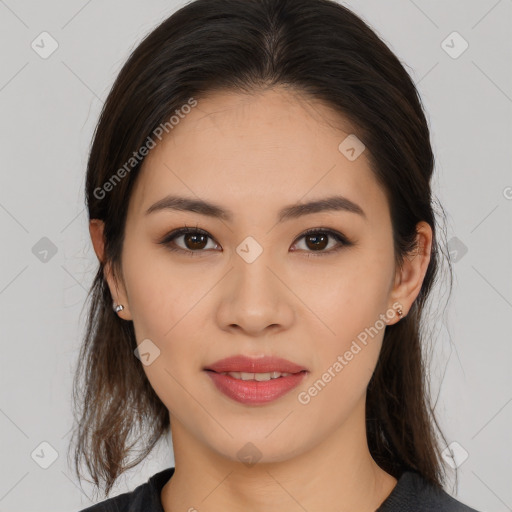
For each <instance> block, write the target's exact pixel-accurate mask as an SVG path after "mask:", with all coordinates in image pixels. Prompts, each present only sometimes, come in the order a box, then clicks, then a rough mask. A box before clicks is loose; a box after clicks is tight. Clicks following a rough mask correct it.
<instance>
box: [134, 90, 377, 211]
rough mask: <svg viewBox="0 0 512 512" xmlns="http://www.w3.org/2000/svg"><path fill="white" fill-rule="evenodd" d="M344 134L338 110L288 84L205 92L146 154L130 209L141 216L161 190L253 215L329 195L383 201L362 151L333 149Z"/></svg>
mask: <svg viewBox="0 0 512 512" xmlns="http://www.w3.org/2000/svg"><path fill="white" fill-rule="evenodd" d="M352 133H353V128H352V127H351V125H350V123H348V121H347V120H346V119H344V118H343V116H341V115H340V114H339V113H337V112H334V111H333V110H332V109H331V108H329V107H328V106H326V105H325V104H323V103H322V102H320V101H314V100H311V99H310V98H307V97H305V96H304V95H303V94H301V93H299V92H296V91H293V90H285V89H283V88H276V89H271V90H266V91H264V92H258V93H254V94H242V93H234V92H229V91H218V92H215V93H211V94H209V95H208V96H206V97H203V98H201V99H198V100H197V106H195V107H193V108H192V109H191V110H190V112H189V113H188V114H186V115H183V116H182V118H181V119H180V121H179V123H178V124H177V125H175V126H174V127H173V129H172V131H170V132H169V133H168V134H167V135H165V136H164V137H163V139H162V141H161V142H159V143H158V144H157V146H156V147H155V148H154V149H152V150H151V151H150V152H149V154H148V155H147V157H146V158H145V160H144V163H143V166H142V170H141V173H140V175H139V176H138V178H137V184H136V187H135V189H134V191H133V196H132V201H131V208H132V209H133V210H134V211H135V212H138V213H140V214H142V213H143V212H144V211H145V210H146V209H147V208H148V207H149V206H150V205H151V204H153V203H154V202H155V201H157V200H159V199H161V198H162V197H163V196H164V195H166V194H168V193H173V194H180V193H181V194H182V195H183V194H186V195H187V196H197V197H200V198H204V199H211V200H216V202H222V203H223V204H226V205H227V204H229V206H227V208H228V209H230V210H232V211H234V212H236V211H237V210H239V209H242V210H243V209H248V210H249V209H251V208H252V210H251V211H252V213H253V214H254V212H256V211H258V208H259V212H260V215H261V214H262V205H264V208H265V210H267V209H268V210H269V211H270V210H275V211H277V210H278V209H279V208H280V207H281V206H282V205H283V204H290V203H296V202H305V201H309V200H314V199H317V198H324V197H326V196H327V195H332V194H333V193H339V194H343V195H344V196H346V197H348V198H349V199H352V200H353V201H354V202H357V203H358V204H365V205H367V207H368V208H371V204H375V205H376V206H377V207H378V206H379V204H378V203H379V202H380V205H381V206H384V207H385V206H386V205H385V204H384V203H382V201H384V200H385V198H384V194H383V191H381V190H380V188H379V186H378V184H377V182H376V181H375V178H374V176H373V173H372V171H371V169H370V167H369V162H368V160H367V158H366V156H365V152H364V151H363V152H362V154H361V155H360V156H359V157H358V158H356V159H355V160H349V159H348V158H347V157H346V156H345V155H344V154H343V153H342V152H341V151H340V149H339V146H340V144H341V143H343V141H344V140H345V139H346V138H347V136H349V135H351V134H352ZM365 151H366V150H365Z"/></svg>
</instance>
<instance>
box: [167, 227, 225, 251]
mask: <svg viewBox="0 0 512 512" xmlns="http://www.w3.org/2000/svg"><path fill="white" fill-rule="evenodd" d="M181 239H182V240H181ZM209 240H212V242H213V238H212V237H211V236H210V235H209V234H208V233H207V232H206V231H203V230H202V229H198V228H180V229H176V230H174V231H172V232H171V233H169V234H168V235H167V236H165V238H164V239H163V240H162V241H161V242H160V243H161V244H162V245H165V246H166V247H167V248H168V249H170V250H171V251H178V252H186V253H189V254H190V255H194V254H193V253H194V252H196V253H201V252H205V249H210V248H215V247H216V245H217V244H215V243H213V247H208V241H209ZM178 241H179V242H180V243H178Z"/></svg>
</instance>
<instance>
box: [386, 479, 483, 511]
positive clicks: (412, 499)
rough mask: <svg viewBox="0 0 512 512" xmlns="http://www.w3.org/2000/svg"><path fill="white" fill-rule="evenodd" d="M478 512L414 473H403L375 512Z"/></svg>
mask: <svg viewBox="0 0 512 512" xmlns="http://www.w3.org/2000/svg"><path fill="white" fill-rule="evenodd" d="M408 510H414V511H415V512H479V511H477V510H475V509H474V508H471V507H470V506H468V505H465V504H464V503H462V502H460V501H458V500H457V499H455V498H453V497H452V496H450V495H449V494H448V493H447V492H446V491H445V490H443V489H438V488H437V487H435V486H433V485H432V484H430V483H429V482H428V481H427V480H425V479H424V478H423V476H422V475H421V474H419V473H417V472H415V471H406V472H404V473H403V474H402V475H401V476H400V478H399V479H398V482H397V484H396V486H395V488H394V489H393V490H392V491H391V494H390V495H389V496H388V497H387V498H386V500H384V502H383V503H382V504H381V506H380V507H379V508H378V509H377V511H376V512H406V511H408Z"/></svg>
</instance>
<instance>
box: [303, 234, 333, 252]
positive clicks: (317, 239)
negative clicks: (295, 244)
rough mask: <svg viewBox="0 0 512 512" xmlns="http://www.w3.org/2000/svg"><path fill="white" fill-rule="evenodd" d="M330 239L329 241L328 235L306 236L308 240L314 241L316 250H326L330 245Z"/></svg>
mask: <svg viewBox="0 0 512 512" xmlns="http://www.w3.org/2000/svg"><path fill="white" fill-rule="evenodd" d="M328 239H329V237H328V236H327V235H324V234H320V235H308V236H306V240H313V246H312V247H313V248H314V249H318V248H320V249H325V247H326V246H327V244H328ZM306 243H307V242H306ZM308 247H309V244H308ZM310 248H311V247H310Z"/></svg>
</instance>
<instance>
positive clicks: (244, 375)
mask: <svg viewBox="0 0 512 512" xmlns="http://www.w3.org/2000/svg"><path fill="white" fill-rule="evenodd" d="M205 371H207V372H213V373H218V374H219V375H229V376H230V377H232V378H233V379H237V380H244V381H248V380H254V381H256V382H267V381H269V380H271V379H281V378H283V377H288V376H289V375H296V374H297V373H305V372H307V370H301V371H300V372H276V371H274V372H262V373H256V372H255V373H252V372H215V371H213V370H205Z"/></svg>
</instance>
